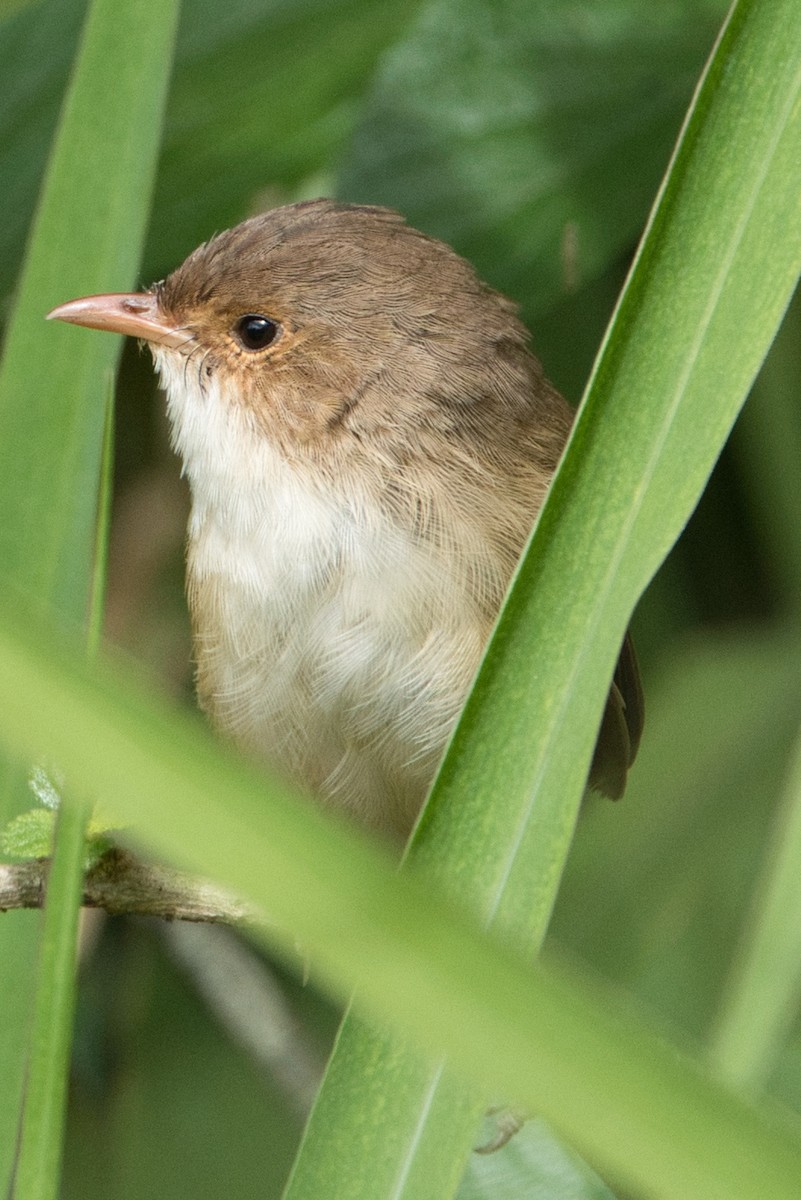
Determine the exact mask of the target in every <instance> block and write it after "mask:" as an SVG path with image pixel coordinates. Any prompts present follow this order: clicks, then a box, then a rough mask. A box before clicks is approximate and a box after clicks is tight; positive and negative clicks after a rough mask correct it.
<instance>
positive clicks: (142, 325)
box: [47, 292, 192, 347]
mask: <svg viewBox="0 0 801 1200" xmlns="http://www.w3.org/2000/svg"><path fill="white" fill-rule="evenodd" d="M47 320H48V321H69V323H70V324H71V325H85V326H86V327H87V328H88V329H104V330H107V331H109V332H111V333H123V334H127V335H128V336H129V337H135V338H142V340H143V341H146V342H153V343H156V344H158V345H160V346H172V347H179V346H185V345H186V344H187V342H190V341H191V340H192V335H191V333H190V332H189V331H188V330H186V329H178V328H177V327H176V326H175V325H172V324H171V323H170V322H169V321H168V320H166V318H165V316H164V314H163V313H162V312H161V310H160V308H159V304H158V298H157V297H156V295H155V294H154V293H152V292H112V293H109V294H107V295H104V296H83V297H82V298H81V299H80V300H68V301H67V303H66V304H59V306H58V308H54V309H53V311H52V312H49V313H48V314H47Z"/></svg>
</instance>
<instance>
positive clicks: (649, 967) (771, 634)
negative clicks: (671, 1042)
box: [551, 625, 801, 1044]
mask: <svg viewBox="0 0 801 1200" xmlns="http://www.w3.org/2000/svg"><path fill="white" fill-rule="evenodd" d="M799 655H801V638H800V637H799V631H798V629H797V628H794V627H793V626H791V625H781V626H779V627H778V628H777V629H775V630H774V629H753V630H743V629H737V630H736V631H735V630H727V631H716V632H710V631H707V632H704V633H697V634H694V635H693V636H692V637H686V638H685V639H684V640H683V641H682V642H681V643H679V644H678V645H675V646H673V647H672V648H671V653H670V656H669V659H668V661H667V662H665V663H663V664H662V666H661V668H660V669H659V670H658V671H652V672H651V677H650V679H649V686H648V727H647V733H646V737H645V738H644V739H643V744H642V748H641V750H640V754H639V757H638V759H637V764H636V768H635V770H634V771H633V772H632V776H631V780H630V784H629V788H628V790H627V792H626V797H625V803H623V804H621V805H619V806H612V805H606V804H602V803H600V802H591V803H589V804H588V805H587V806H586V810H585V812H584V813H583V815H582V819H581V821H580V823H579V826H578V830H577V834H576V839H575V841H574V844H573V848H572V851H571V854H570V859H569V862H568V866H567V870H566V873H565V878H564V880H563V884H562V888H561V890H560V893H559V899H558V901H557V906H556V911H555V913H554V920H553V922H552V925H551V933H552V935H553V936H554V938H555V939H556V941H557V944H559V945H560V946H563V947H566V948H567V949H568V950H569V951H570V953H572V954H574V955H575V956H577V957H578V958H579V959H580V961H582V962H583V963H586V964H587V965H588V967H590V968H591V969H593V970H595V971H598V972H599V973H601V974H602V975H603V976H604V977H605V978H607V979H609V980H610V981H611V982H612V983H613V984H614V985H615V986H616V987H618V988H621V989H622V990H624V991H625V992H627V993H633V994H634V995H635V996H636V997H637V999H638V1001H639V1002H640V1003H641V1004H642V1005H643V1006H644V1007H645V1008H646V1009H647V1010H648V1011H650V1012H653V1013H655V1014H656V1015H657V1016H658V1017H659V1018H660V1019H661V1020H663V1021H665V1022H666V1023H667V1024H669V1026H670V1027H671V1028H678V1029H681V1030H682V1031H684V1032H685V1034H686V1035H687V1036H689V1037H691V1038H692V1039H693V1040H694V1041H695V1042H696V1043H699V1044H700V1043H702V1042H704V1041H705V1040H706V1039H707V1038H708V1036H709V1031H710V1027H711V1026H712V1025H713V1022H714V1020H715V1017H716V1014H717V1012H718V1010H719V1007H720V1003H721V986H722V982H723V981H724V980H725V978H726V976H727V973H728V972H729V970H730V964H731V961H732V958H733V957H734V955H735V952H736V949H737V944H738V940H739V938H740V936H741V929H742V925H743V921H744V920H745V918H746V915H747V913H748V908H749V904H750V893H751V890H752V888H753V885H754V880H755V878H756V877H757V875H758V871H759V866H760V857H761V856H762V854H763V853H764V842H765V838H766V835H767V832H768V830H769V829H770V827H771V824H772V823H773V822H774V821H775V809H776V797H777V796H778V795H779V794H780V791H781V788H782V785H783V782H784V777H785V775H786V773H787V764H788V762H789V760H790V756H791V753H792V747H793V740H794V737H795V736H796V733H797V723H798V719H799V714H801V675H799V672H798V668H797V664H798V659H799Z"/></svg>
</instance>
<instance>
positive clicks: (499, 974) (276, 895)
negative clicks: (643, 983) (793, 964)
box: [0, 617, 801, 1200]
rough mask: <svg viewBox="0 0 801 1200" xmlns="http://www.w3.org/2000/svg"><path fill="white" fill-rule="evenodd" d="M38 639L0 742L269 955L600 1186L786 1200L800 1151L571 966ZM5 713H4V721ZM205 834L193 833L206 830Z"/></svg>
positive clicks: (6, 645)
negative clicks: (232, 912) (501, 1111)
mask: <svg viewBox="0 0 801 1200" xmlns="http://www.w3.org/2000/svg"><path fill="white" fill-rule="evenodd" d="M63 640H64V639H63V638H62V639H61V644H56V643H54V642H53V641H52V640H51V639H50V638H49V637H48V636H47V635H46V634H45V633H44V631H37V632H36V633H35V634H31V633H28V634H22V633H21V631H20V627H19V624H18V622H17V621H16V620H12V619H11V618H10V617H9V619H8V622H7V623H5V622H4V625H3V627H2V628H1V629H0V668H1V669H0V711H2V712H3V713H4V714H5V717H4V721H3V725H2V728H0V737H1V738H2V739H3V740H4V742H5V744H6V745H7V747H8V748H9V749H11V748H13V749H14V750H15V751H16V752H17V753H18V754H20V755H23V756H29V755H30V754H31V753H32V752H34V751H44V752H45V753H46V754H47V755H48V756H49V757H50V758H51V759H52V760H53V761H57V762H58V763H59V764H60V765H61V766H62V767H63V769H64V772H65V775H66V776H67V778H68V779H69V781H70V785H71V786H72V787H73V789H75V790H77V791H80V792H81V793H82V794H84V795H91V796H92V797H94V796H108V795H111V794H113V795H114V797H115V805H116V806H117V807H118V808H119V810H120V811H121V812H122V813H123V815H124V816H126V817H130V818H132V819H135V820H136V822H137V828H138V829H139V830H141V832H142V835H143V836H145V837H147V839H148V841H149V844H150V845H151V846H152V848H154V849H155V850H162V851H164V852H166V853H168V854H169V855H170V857H172V858H174V859H175V860H176V861H178V862H180V863H181V864H183V865H186V866H188V867H190V868H193V869H196V870H199V871H202V872H205V873H207V874H213V875H214V876H215V877H216V878H217V879H219V880H220V881H221V882H224V883H226V884H227V885H228V886H230V887H233V888H235V889H236V890H238V891H240V892H241V893H242V894H244V895H246V896H249V897H250V898H251V899H252V900H253V901H254V903H256V904H257V905H258V906H260V907H262V908H263V910H264V911H265V913H267V914H269V921H268V923H267V924H266V925H265V927H264V929H263V931H261V933H262V936H264V937H265V939H267V940H268V941H269V942H270V943H271V944H272V945H273V946H274V947H275V948H277V949H279V950H280V951H281V952H282V953H284V954H286V955H288V956H291V957H293V958H295V957H296V955H297V946H298V945H300V946H302V947H303V953H304V955H305V956H306V957H307V959H308V961H309V962H310V963H311V964H312V965H313V974H314V977H315V978H316V979H317V980H319V981H320V982H322V983H324V984H325V986H326V987H327V988H329V989H331V991H332V992H333V993H334V994H335V995H338V996H340V997H344V996H346V995H347V994H349V993H350V991H351V990H352V989H353V988H354V987H355V989H356V995H357V997H358V1001H359V1004H360V1005H361V1006H362V1008H363V1010H364V1011H366V1012H368V1013H370V1014H371V1015H372V1017H373V1019H379V1018H380V1020H381V1021H382V1022H387V1023H388V1024H390V1025H394V1026H396V1027H397V1028H398V1029H401V1030H403V1031H405V1033H406V1034H407V1036H411V1037H412V1039H413V1042H415V1043H418V1044H419V1045H420V1046H421V1047H422V1048H424V1049H425V1050H426V1051H427V1053H429V1054H440V1053H445V1054H447V1055H448V1057H449V1058H450V1059H451V1060H452V1062H453V1068H454V1070H455V1071H458V1072H460V1073H461V1072H464V1073H465V1076H466V1077H468V1078H470V1079H471V1080H472V1082H473V1084H474V1085H475V1086H476V1087H477V1088H478V1089H479V1090H482V1091H485V1092H491V1093H495V1094H501V1095H504V1096H508V1097H510V1099H511V1100H512V1102H513V1103H515V1104H519V1105H521V1106H522V1107H523V1108H524V1109H525V1110H528V1111H536V1112H539V1113H542V1114H543V1116H545V1117H546V1118H547V1119H548V1121H549V1123H551V1124H552V1125H553V1126H554V1127H555V1128H557V1129H559V1131H560V1132H561V1133H563V1134H564V1135H565V1136H566V1137H567V1138H568V1140H569V1141H570V1142H571V1143H572V1144H574V1145H575V1146H576V1147H577V1148H578V1149H579V1150H580V1151H583V1152H584V1153H589V1154H591V1157H592V1160H593V1161H594V1162H596V1163H597V1164H598V1166H599V1168H600V1169H601V1170H606V1171H609V1170H613V1171H614V1172H615V1174H616V1175H618V1176H620V1177H621V1178H622V1179H624V1180H626V1181H628V1182H629V1184H630V1185H631V1186H637V1187H639V1188H640V1189H641V1190H646V1191H650V1192H651V1193H653V1194H654V1195H659V1196H661V1197H665V1198H670V1200H673V1198H675V1200H695V1198H698V1200H702V1198H703V1200H723V1198H724V1197H725V1198H726V1200H752V1198H753V1200H757V1198H759V1200H762V1197H764V1196H765V1195H769V1196H771V1198H772V1200H785V1198H786V1200H793V1198H794V1197H795V1195H796V1193H797V1183H798V1178H799V1174H800V1173H801V1139H798V1138H797V1137H796V1136H795V1134H793V1133H791V1132H790V1131H789V1130H788V1129H787V1128H785V1127H784V1126H783V1124H782V1122H781V1120H780V1118H779V1117H778V1114H777V1113H775V1112H773V1113H771V1114H766V1113H761V1112H760V1111H759V1110H758V1109H755V1108H751V1107H750V1106H748V1105H746V1104H745V1103H744V1102H743V1101H742V1100H740V1099H739V1098H738V1097H736V1096H735V1095H733V1094H731V1093H728V1092H726V1091H725V1089H723V1088H722V1087H721V1086H720V1085H718V1084H715V1083H714V1082H712V1081H711V1080H710V1079H709V1078H708V1076H707V1075H706V1074H705V1073H704V1071H703V1069H702V1068H700V1067H698V1066H697V1065H694V1064H693V1063H692V1062H691V1060H689V1059H688V1058H686V1057H684V1056H682V1055H681V1054H680V1053H679V1052H678V1051H677V1050H676V1049H675V1048H673V1047H671V1046H668V1045H666V1044H665V1043H664V1042H663V1041H661V1040H660V1039H659V1038H658V1037H656V1036H654V1034H653V1033H649V1032H648V1031H647V1030H646V1029H645V1028H644V1027H643V1026H642V1025H641V1024H640V1023H639V1022H637V1021H636V1020H634V1019H632V1018H631V1017H630V1016H627V1015H626V1014H625V1013H624V1012H622V1011H620V1009H619V1007H615V1006H612V1004H611V1003H610V999H609V997H607V996H603V995H602V994H601V993H599V992H598V990H597V989H596V987H595V986H591V985H590V984H589V981H581V980H580V979H578V978H577V977H575V976H574V975H572V974H571V973H569V972H567V971H566V970H565V969H564V968H563V967H562V968H556V967H555V966H553V965H552V966H551V967H549V969H548V970H547V972H546V971H544V970H540V971H537V972H536V973H535V972H532V971H531V970H530V969H529V967H528V966H527V964H526V963H525V962H523V961H521V960H520V959H519V958H517V957H516V956H515V955H513V954H511V953H510V951H509V949H508V947H504V946H502V945H500V944H499V943H498V942H496V941H493V940H490V938H488V937H487V935H486V934H484V933H482V932H480V931H477V930H476V929H474V928H473V927H472V926H471V925H470V924H469V923H468V922H467V920H466V919H465V917H464V916H462V915H459V914H458V913H456V912H455V910H454V907H453V906H452V904H451V903H449V902H448V901H446V900H444V899H443V898H442V897H441V895H439V894H438V888H437V886H436V884H435V883H434V882H433V881H432V879H431V878H430V877H429V876H426V875H422V874H421V873H420V872H419V870H417V869H415V870H409V871H408V872H406V873H405V874H397V873H396V872H395V870H394V868H393V865H392V863H391V861H390V860H389V859H388V857H387V856H386V855H384V854H383V853H381V852H380V851H379V849H378V848H377V847H375V846H374V845H372V844H371V843H370V842H369V840H368V839H367V838H366V836H365V835H364V834H362V833H361V832H359V831H357V830H352V829H349V828H347V827H346V826H345V825H344V824H343V823H341V822H340V821H338V820H337V819H336V818H334V817H332V816H329V815H326V814H325V813H323V812H320V811H318V809H317V808H316V807H315V806H312V805H308V804H305V803H303V802H302V801H301V800H300V798H295V797H294V796H293V795H292V793H291V792H290V791H289V790H288V789H287V788H286V787H285V786H282V785H281V784H280V783H279V782H278V781H277V780H272V779H269V778H267V777H266V776H264V775H262V774H261V773H259V772H257V771H256V770H255V769H254V768H253V767H251V766H249V765H248V764H246V763H243V762H240V761H238V760H237V759H236V758H235V757H234V756H233V755H232V754H231V752H229V751H227V750H225V749H224V748H222V747H219V746H218V745H216V744H215V742H214V741H213V739H212V738H211V736H210V735H209V734H208V733H207V732H206V731H205V730H203V728H202V726H201V725H200V724H199V722H197V721H196V720H193V719H191V718H189V717H187V716H185V715H183V714H181V713H178V712H176V711H174V710H170V709H169V708H168V707H166V706H165V705H163V704H159V703H156V702H155V701H154V700H152V699H148V698H147V697H146V695H145V693H144V691H143V690H142V689H141V688H140V687H136V686H134V684H133V682H132V681H129V682H127V683H126V685H125V686H122V684H121V682H120V679H119V676H120V671H119V668H118V670H117V672H113V671H111V670H110V669H108V668H107V667H106V666H105V665H104V664H101V663H98V664H97V665H96V666H95V667H94V668H92V669H91V670H90V669H89V668H87V667H86V666H85V665H83V664H82V663H81V662H80V660H79V659H78V658H77V656H75V655H70V654H68V653H67V652H66V648H65V647H64V645H63ZM12 700H13V704H12V703H11V702H12ZM199 818H201V819H199Z"/></svg>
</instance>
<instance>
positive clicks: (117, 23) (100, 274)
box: [0, 0, 177, 1196]
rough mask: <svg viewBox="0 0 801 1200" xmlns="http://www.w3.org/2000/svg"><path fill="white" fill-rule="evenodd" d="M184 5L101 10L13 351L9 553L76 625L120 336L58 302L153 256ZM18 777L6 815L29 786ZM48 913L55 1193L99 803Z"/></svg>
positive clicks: (18, 1002)
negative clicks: (154, 209)
mask: <svg viewBox="0 0 801 1200" xmlns="http://www.w3.org/2000/svg"><path fill="white" fill-rule="evenodd" d="M176 19H177V4H176V3H174V2H172V0H170V2H168V3H164V2H163V0H158V2H155V0H143V3H140V4H138V5H135V6H134V5H127V6H123V7H122V8H120V7H119V6H118V5H117V4H115V3H114V2H113V0H95V2H94V3H93V4H92V5H91V6H90V9H89V12H88V16H87V21H86V25H85V28H84V31H83V35H82V39H81V48H80V54H79V58H78V60H77V62H76V66H75V70H74V73H73V77H72V79H71V82H70V85H69V88H68V91H67V95H66V98H65V102H64V107H63V110H62V114H61V119H60V123H59V129H58V133H57V137H56V141H55V144H54V147H53V151H52V154H51V158H50V162H49V165H48V169H47V173H46V178H45V182H44V187H43V191H42V195H41V198H40V203H39V209H38V212H37V216H36V219H35V222H34V227H33V230H32V233H31V238H30V242H29V245H28V248H27V252H26V258H25V264H24V270H23V275H22V279H21V282H20V285H19V291H18V296H17V301H16V305H15V307H14V310H13V313H12V316H11V319H10V322H9V325H8V328H7V332H6V340H5V348H4V356H3V360H2V363H0V428H2V438H1V439H0V508H1V509H2V512H3V522H2V527H1V528H0V559H2V562H3V571H4V579H5V580H6V582H7V583H10V584H12V585H14V586H15V587H16V588H18V589H19V590H20V591H21V592H23V593H24V594H25V595H26V596H27V597H28V602H29V603H30V605H31V606H32V607H33V608H36V609H38V610H40V611H42V612H45V611H49V612H56V613H58V614H59V616H60V618H61V619H62V620H64V621H66V622H67V623H69V624H71V625H79V624H80V623H82V622H83V621H84V619H85V617H86V608H87V602H88V599H89V596H90V591H91V579H92V569H93V560H95V561H96V559H97V554H96V525H97V511H96V510H97V495H98V491H97V479H98V472H99V466H100V456H101V442H102V430H103V413H104V409H105V407H106V400H107V396H108V393H109V389H110V385H111V378H112V371H113V367H114V364H115V362H116V359H117V356H118V354H119V345H117V344H115V339H111V338H105V339H104V338H86V339H82V340H81V344H80V345H79V344H78V343H77V341H76V340H75V339H74V338H71V337H70V336H69V331H68V330H66V329H60V328H57V327H53V326H46V325H45V323H44V316H45V314H46V313H47V311H48V310H49V309H50V308H51V307H52V306H53V305H54V304H56V303H57V302H58V301H60V300H64V299H67V298H69V297H71V296H74V295H76V294H80V293H82V292H92V291H99V290H101V289H103V288H107V287H108V285H109V281H110V280H111V279H114V280H115V281H116V284H117V286H118V287H124V286H125V285H126V284H130V283H132V282H133V278H134V272H135V269H136V264H137V261H138V258H139V255H140V253H141V244H142V241H143V237H144V229H145V220H146V216H147V212H148V207H149V201H150V194H151V190H152V184H153V178H154V175H155V163H156V152H157V147H158V141H159V133H160V127H161V119H162V113H163V108H164V100H165V96H166V88H167V80H168V74H169V64H170V59H171V52H172V43H173V39H174V33H175V26H176ZM20 790H21V789H20V788H19V786H18V781H17V780H14V779H12V777H11V776H10V775H9V777H8V786H7V787H6V788H4V789H3V791H2V793H0V822H2V823H5V821H6V820H7V819H8V817H9V816H10V815H11V813H12V812H13V810H14V808H15V807H19V805H20V801H21V796H20V794H19V793H20ZM59 826H60V834H59V842H58V845H57V848H56V856H55V858H56V861H55V864H54V869H53V876H52V887H51V901H52V902H51V903H50V904H49V905H48V912H47V915H46V917H45V929H44V941H43V946H42V956H43V957H42V963H41V970H42V975H41V984H40V988H39V992H38V995H37V1000H36V1005H35V1012H34V1025H35V1028H34V1042H33V1061H32V1064H31V1070H30V1072H29V1075H28V1087H29V1091H28V1099H27V1101H26V1108H25V1128H24V1133H23V1140H22V1143H21V1147H20V1153H21V1161H20V1174H19V1177H18V1180H17V1188H18V1193H19V1195H21V1196H40V1195H41V1196H45V1195H55V1191H56V1188H57V1176H58V1162H59V1155H60V1146H61V1134H62V1122H63V1100H64V1095H65V1086H66V1075H67V1059H68V1053H69V1043H70V1036H71V1016H72V1007H73V988H74V949H75V933H76V928H77V907H78V897H79V884H80V875H81V872H82V867H83V833H82V828H83V813H82V810H81V808H80V806H79V807H77V808H75V809H74V810H66V809H65V811H64V813H63V814H62V819H61V821H60V822H59ZM37 936H38V922H36V921H35V920H32V919H30V917H29V915H28V914H14V915H13V917H11V918H9V919H7V920H6V921H4V922H3V924H2V928H0V959H2V963H3V971H2V980H3V993H4V994H3V996H2V1012H3V1025H2V1034H0V1061H2V1066H3V1072H2V1074H3V1079H4V1085H5V1089H6V1093H5V1094H6V1096H7V1099H8V1102H7V1103H6V1104H5V1105H4V1106H3V1108H2V1117H0V1186H3V1181H6V1180H8V1179H9V1177H10V1173H11V1170H12V1166H11V1163H12V1158H13V1155H14V1152H15V1143H16V1140H17V1121H18V1111H17V1104H16V1103H15V1102H14V1101H16V1098H17V1097H18V1096H19V1094H20V1088H21V1084H22V1078H23V1072H24V1068H25V1057H26V1054H27V1049H28V1023H29V1019H30V1011H31V1007H32V1005H31V1000H30V988H31V982H32V972H33V956H34V953H35V950H36V940H37Z"/></svg>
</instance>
